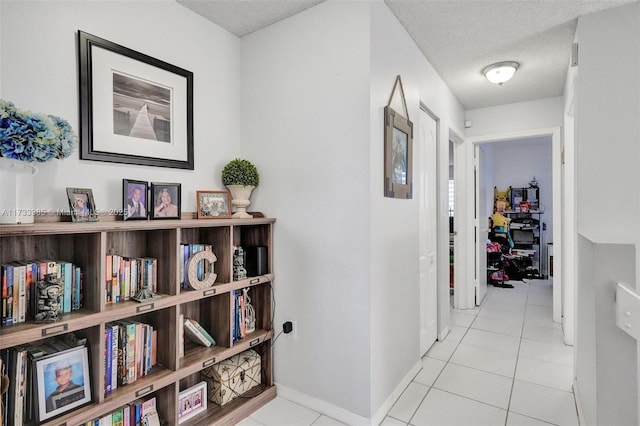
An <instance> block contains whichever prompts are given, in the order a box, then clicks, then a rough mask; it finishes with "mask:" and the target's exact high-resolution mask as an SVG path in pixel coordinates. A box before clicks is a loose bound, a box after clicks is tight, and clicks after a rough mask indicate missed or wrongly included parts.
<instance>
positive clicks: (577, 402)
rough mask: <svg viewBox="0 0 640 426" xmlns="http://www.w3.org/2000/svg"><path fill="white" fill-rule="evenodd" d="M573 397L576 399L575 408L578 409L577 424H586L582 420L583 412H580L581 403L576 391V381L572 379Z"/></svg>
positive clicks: (581, 425)
mask: <svg viewBox="0 0 640 426" xmlns="http://www.w3.org/2000/svg"><path fill="white" fill-rule="evenodd" d="M573 397H574V398H575V400H576V410H577V411H578V425H580V426H586V423H585V421H584V413H583V412H582V403H581V402H580V392H578V382H577V381H576V380H575V379H574V380H573Z"/></svg>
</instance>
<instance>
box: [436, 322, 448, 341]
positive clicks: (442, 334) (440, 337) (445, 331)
mask: <svg viewBox="0 0 640 426" xmlns="http://www.w3.org/2000/svg"><path fill="white" fill-rule="evenodd" d="M448 335H449V326H448V325H447V326H446V327H445V328H443V329H442V331H441V332H440V333H438V341H439V342H442V341H443V340H444V339H446V337H447V336H448Z"/></svg>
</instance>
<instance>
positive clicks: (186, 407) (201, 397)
mask: <svg viewBox="0 0 640 426" xmlns="http://www.w3.org/2000/svg"><path fill="white" fill-rule="evenodd" d="M206 409H207V382H200V383H198V384H197V385H194V386H191V387H190V388H189V389H185V390H183V391H182V392H180V395H179V396H178V424H181V423H183V422H184V421H185V420H188V419H190V418H192V417H194V416H196V415H197V414H199V413H201V412H203V411H205V410H206Z"/></svg>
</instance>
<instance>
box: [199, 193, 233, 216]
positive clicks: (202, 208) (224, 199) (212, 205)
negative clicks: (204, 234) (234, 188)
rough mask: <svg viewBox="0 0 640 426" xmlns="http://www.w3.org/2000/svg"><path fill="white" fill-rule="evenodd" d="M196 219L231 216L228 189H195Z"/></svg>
mask: <svg viewBox="0 0 640 426" xmlns="http://www.w3.org/2000/svg"><path fill="white" fill-rule="evenodd" d="M196 202H197V217H198V219H224V218H230V217H231V194H230V193H229V191H196Z"/></svg>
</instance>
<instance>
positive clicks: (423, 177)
mask: <svg viewBox="0 0 640 426" xmlns="http://www.w3.org/2000/svg"><path fill="white" fill-rule="evenodd" d="M420 110H421V112H424V113H425V114H426V115H427V116H428V117H429V118H431V119H432V120H433V121H434V122H435V126H436V136H435V145H436V146H435V158H434V159H433V161H431V162H429V163H428V164H435V166H436V168H435V170H433V171H432V173H433V177H434V181H435V185H434V187H427V185H426V181H427V167H428V164H427V162H428V161H429V159H428V158H425V156H426V142H427V141H426V140H421V141H420V151H419V152H420V159H419V160H418V161H419V164H420V165H421V167H419V170H420V188H421V190H422V191H423V193H422V194H420V204H419V209H420V214H419V227H418V229H419V230H420V233H419V237H418V238H419V246H420V254H419V262H420V284H419V285H420V293H419V294H420V298H421V300H420V327H419V330H420V352H421V354H420V356H423V355H424V354H426V352H427V351H428V350H429V348H430V347H431V345H433V343H434V342H435V341H436V339H438V338H439V335H440V333H439V331H440V315H439V313H440V309H441V302H442V299H441V294H442V288H441V287H442V285H440V284H439V283H440V280H439V279H438V275H439V270H440V265H439V261H438V260H439V258H440V257H441V256H440V253H439V231H438V230H439V228H440V226H439V225H440V219H439V215H438V213H437V212H438V206H439V201H440V191H438V190H436V191H435V192H436V193H435V206H433V210H434V211H435V216H436V218H435V219H436V227H435V229H434V230H433V236H432V240H431V241H428V239H427V233H426V232H425V229H426V227H427V226H428V224H427V223H425V222H426V219H425V218H426V217H427V216H428V214H430V212H429V208H428V206H427V203H426V200H425V194H424V191H433V190H434V189H436V188H438V187H439V185H438V182H439V180H440V176H439V170H440V167H439V161H438V158H439V156H438V154H439V151H440V118H439V117H438V116H437V115H436V114H435V113H434V112H433V111H432V110H431V109H430V108H429V107H427V106H426V105H425V104H424V103H422V102H420ZM421 117H422V116H421ZM419 125H420V126H422V123H421V122H420V123H419ZM423 166H427V167H423ZM429 245H433V248H434V250H433V258H432V259H430V258H429V257H428V256H427V257H426V258H423V257H424V256H423V255H425V254H427V253H423V252H422V248H423V247H428V246H429ZM430 263H432V264H433V268H435V276H436V280H435V281H436V282H435V283H434V284H433V285H435V286H436V311H435V312H434V313H435V319H436V339H434V340H433V341H432V342H427V341H426V336H425V335H424V333H423V329H422V325H423V324H422V321H423V320H424V316H425V312H424V309H427V306H426V301H424V300H422V298H423V297H425V295H426V294H428V291H425V289H423V286H424V285H431V283H429V282H426V283H425V282H423V280H424V277H423V276H422V273H423V272H426V271H423V269H422V268H423V267H424V268H428V266H427V265H428V264H430ZM446 306H447V308H448V306H449V305H448V300H447V305H446ZM425 347H426V350H423V349H424V348H425Z"/></svg>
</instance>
